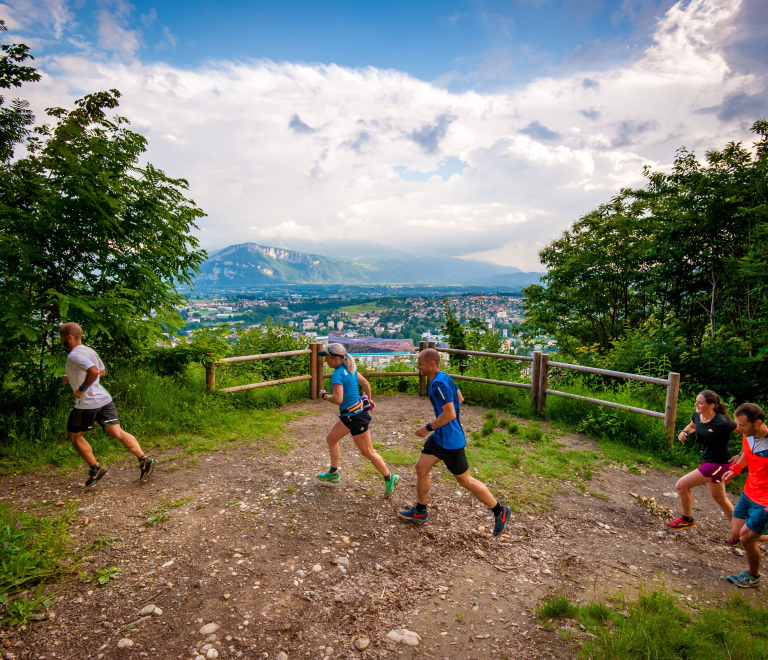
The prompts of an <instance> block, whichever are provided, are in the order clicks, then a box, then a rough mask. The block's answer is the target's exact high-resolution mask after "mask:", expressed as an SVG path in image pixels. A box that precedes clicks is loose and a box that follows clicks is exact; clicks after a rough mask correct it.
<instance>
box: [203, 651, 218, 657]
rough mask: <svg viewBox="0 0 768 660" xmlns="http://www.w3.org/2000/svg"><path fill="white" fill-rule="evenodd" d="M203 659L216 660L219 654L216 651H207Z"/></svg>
mask: <svg viewBox="0 0 768 660" xmlns="http://www.w3.org/2000/svg"><path fill="white" fill-rule="evenodd" d="M205 657H206V658H209V659H212V658H218V657H219V652H218V651H217V650H216V649H208V650H207V651H206V652H205Z"/></svg>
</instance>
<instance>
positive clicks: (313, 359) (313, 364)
mask: <svg viewBox="0 0 768 660" xmlns="http://www.w3.org/2000/svg"><path fill="white" fill-rule="evenodd" d="M309 350H310V353H309V398H310V399H316V398H317V344H314V343H313V344H310V345H309Z"/></svg>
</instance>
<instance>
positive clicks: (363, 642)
mask: <svg viewBox="0 0 768 660" xmlns="http://www.w3.org/2000/svg"><path fill="white" fill-rule="evenodd" d="M370 643H371V640H370V639H368V638H367V637H358V638H357V639H356V640H355V648H356V649H357V650H358V651H365V649H367V648H368V646H369V645H370Z"/></svg>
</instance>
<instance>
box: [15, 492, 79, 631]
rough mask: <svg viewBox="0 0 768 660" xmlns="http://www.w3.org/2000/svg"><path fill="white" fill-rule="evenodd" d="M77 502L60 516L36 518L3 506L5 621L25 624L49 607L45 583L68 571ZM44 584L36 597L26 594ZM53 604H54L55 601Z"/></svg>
mask: <svg viewBox="0 0 768 660" xmlns="http://www.w3.org/2000/svg"><path fill="white" fill-rule="evenodd" d="M74 512H75V502H74V501H72V502H69V503H67V505H66V506H65V507H64V510H63V511H61V513H59V514H58V515H56V516H49V517H39V518H38V517H36V516H33V515H30V514H27V513H21V512H18V511H14V510H13V509H12V508H10V507H8V506H0V605H1V606H2V607H3V622H4V623H10V624H12V625H15V624H19V623H24V622H25V621H27V620H28V619H29V618H31V617H32V616H33V615H34V613H35V612H36V611H37V610H39V609H40V608H41V607H48V606H49V604H50V603H49V601H50V597H49V596H46V595H44V591H43V585H42V583H43V582H44V581H45V580H48V579H50V578H54V577H56V576H58V575H61V574H63V573H64V572H65V570H66V569H65V566H64V564H63V560H64V558H65V557H66V556H67V555H68V554H69V550H70V546H71V542H70V538H69V533H68V529H67V528H68V526H69V525H70V524H71V522H72V521H73V519H74ZM35 585H40V588H39V589H38V590H37V592H36V596H35V597H27V596H25V595H23V592H24V591H28V590H29V589H31V588H33V587H34V586H35ZM51 602H52V601H51Z"/></svg>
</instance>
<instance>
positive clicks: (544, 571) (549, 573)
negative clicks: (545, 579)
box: [542, 568, 552, 575]
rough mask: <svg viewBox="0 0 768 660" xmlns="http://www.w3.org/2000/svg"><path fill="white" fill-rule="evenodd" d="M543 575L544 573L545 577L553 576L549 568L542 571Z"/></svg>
mask: <svg viewBox="0 0 768 660" xmlns="http://www.w3.org/2000/svg"><path fill="white" fill-rule="evenodd" d="M542 573H544V575H552V571H550V570H549V569H548V568H545V569H544V570H543V571H542Z"/></svg>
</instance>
